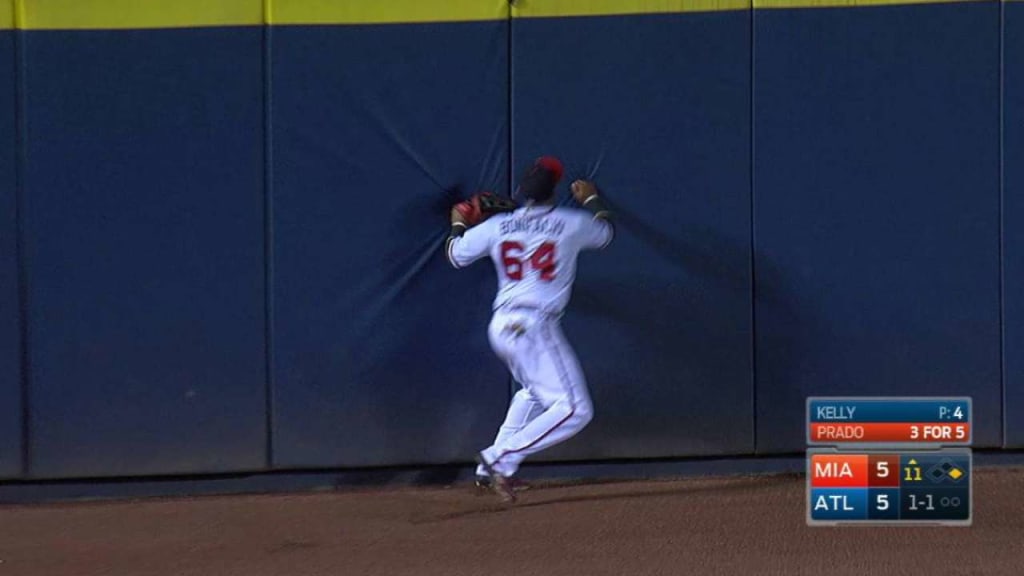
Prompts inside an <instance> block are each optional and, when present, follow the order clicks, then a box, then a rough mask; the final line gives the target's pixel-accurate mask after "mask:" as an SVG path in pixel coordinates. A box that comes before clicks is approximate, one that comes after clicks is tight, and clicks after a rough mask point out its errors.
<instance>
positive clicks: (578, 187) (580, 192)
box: [570, 180, 615, 248]
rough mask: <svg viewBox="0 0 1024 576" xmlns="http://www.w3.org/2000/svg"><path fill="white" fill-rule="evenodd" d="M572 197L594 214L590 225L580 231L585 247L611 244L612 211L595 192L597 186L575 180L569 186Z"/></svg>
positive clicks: (613, 230)
mask: <svg viewBox="0 0 1024 576" xmlns="http://www.w3.org/2000/svg"><path fill="white" fill-rule="evenodd" d="M570 188H571V190H572V195H573V197H575V198H576V201H577V202H579V203H580V205H581V206H583V207H584V208H586V209H587V210H589V211H590V213H591V214H593V215H594V217H593V220H592V221H591V225H590V226H585V227H584V228H583V230H582V231H581V232H582V234H583V236H584V238H583V246H584V247H585V248H604V247H605V246H608V245H609V244H611V242H612V239H613V238H614V237H615V226H614V225H613V224H612V219H611V216H612V213H611V210H609V209H608V206H607V205H606V204H605V203H604V199H602V198H601V196H600V194H598V192H597V186H595V185H594V183H593V182H589V181H587V180H577V181H575V182H573V183H572V186H571V187H570Z"/></svg>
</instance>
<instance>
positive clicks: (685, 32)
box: [480, 11, 754, 460]
mask: <svg viewBox="0 0 1024 576" xmlns="http://www.w3.org/2000/svg"><path fill="white" fill-rule="evenodd" d="M512 61H513V126H514V139H513V141H514V143H515V149H514V152H515V154H514V164H513V167H512V168H513V176H514V177H515V179H517V180H518V177H519V176H520V175H521V174H522V173H523V172H524V170H525V169H526V168H527V167H528V166H529V165H530V164H531V163H532V162H533V160H534V159H535V158H537V157H538V156H540V155H542V154H553V155H556V156H559V157H561V158H562V160H563V162H564V163H565V166H566V175H565V179H564V181H563V182H562V184H561V185H560V186H559V194H561V198H562V200H563V201H564V202H565V203H567V204H571V205H574V204H575V203H574V201H571V200H569V192H568V185H569V183H571V181H572V180H573V179H574V178H578V177H587V178H592V179H593V180H594V181H596V183H597V185H598V186H599V187H600V189H601V190H602V192H603V194H604V196H605V198H606V199H607V201H608V202H609V203H610V204H611V205H612V208H613V209H614V212H615V217H616V219H617V225H616V238H615V240H614V242H613V243H612V244H611V246H609V247H608V248H607V249H606V250H605V251H603V252H596V253H586V254H584V255H583V256H582V258H581V260H580V263H579V276H578V278H577V283H576V286H575V290H574V295H573V300H572V302H570V304H569V307H568V309H567V313H566V316H565V318H564V321H563V323H564V327H565V331H566V335H567V337H568V339H569V340H570V342H571V344H572V345H573V347H574V348H575V350H576V353H577V355H578V357H579V360H580V363H581V365H582V367H583V370H584V373H585V375H586V376H587V381H588V385H589V387H590V390H591V395H592V397H593V401H594V409H595V416H594V420H593V422H592V423H591V424H590V426H589V427H588V428H587V429H585V430H584V431H583V432H581V433H580V435H579V436H578V437H576V438H574V439H572V440H570V441H569V442H568V443H567V444H564V445H562V446H560V447H557V448H555V449H553V450H552V451H550V452H549V453H545V454H543V455H539V456H538V459H551V460H554V459H584V458H602V459H604V458H619V457H632V458H636V457H671V456H692V455H712V454H741V453H749V452H751V451H752V450H753V414H754V412H753V382H752V367H751V362H752V357H751V342H752V327H751V300H752V294H751V275H750V261H751V252H750V250H751V246H750V93H751V91H750V14H749V12H746V11H738V12H718V13H703V14H659V15H634V16H622V17H613V18H605V17H598V18H567V19H557V18H555V19H517V20H515V21H514V22H513V59H512ZM480 266H481V267H483V268H489V267H490V266H489V265H487V264H482V265H480ZM488 273H489V274H493V271H492V270H488Z"/></svg>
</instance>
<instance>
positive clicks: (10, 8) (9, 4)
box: [0, 0, 14, 30]
mask: <svg viewBox="0 0 1024 576" xmlns="http://www.w3.org/2000/svg"><path fill="white" fill-rule="evenodd" d="M12 28H14V0H0V30H10V29H12Z"/></svg>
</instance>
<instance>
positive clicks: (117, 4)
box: [15, 0, 263, 30]
mask: <svg viewBox="0 0 1024 576" xmlns="http://www.w3.org/2000/svg"><path fill="white" fill-rule="evenodd" d="M15 1H16V2H18V3H19V4H20V6H19V8H20V10H21V16H22V19H21V22H20V27H21V28H24V29H28V30H79V29H85V30H94V29H122V28H193V27H205V26H254V25H261V24H263V0H15Z"/></svg>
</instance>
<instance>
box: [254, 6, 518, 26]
mask: <svg viewBox="0 0 1024 576" xmlns="http://www.w3.org/2000/svg"><path fill="white" fill-rule="evenodd" d="M267 2H269V6H270V10H269V13H270V18H269V21H270V23H271V24H398V23H411V22H467V21H479V20H504V19H506V18H508V13H509V5H508V0H267Z"/></svg>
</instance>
